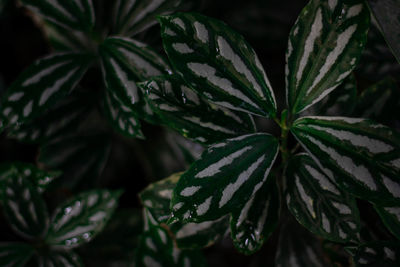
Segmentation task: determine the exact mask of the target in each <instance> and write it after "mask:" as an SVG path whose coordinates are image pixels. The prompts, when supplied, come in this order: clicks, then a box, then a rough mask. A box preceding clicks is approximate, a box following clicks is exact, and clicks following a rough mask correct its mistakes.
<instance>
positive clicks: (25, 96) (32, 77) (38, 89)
mask: <svg viewBox="0 0 400 267" xmlns="http://www.w3.org/2000/svg"><path fill="white" fill-rule="evenodd" d="M91 59H92V56H89V55H86V54H78V53H62V54H53V55H50V56H48V57H45V58H42V59H40V60H37V61H36V62H35V63H33V65H31V66H30V67H29V68H28V69H27V70H25V71H24V72H23V73H22V74H21V75H20V76H19V78H18V79H17V80H16V81H15V82H14V83H13V84H12V85H11V87H10V88H9V89H8V91H7V93H6V94H5V95H4V96H3V99H2V109H1V114H0V121H2V122H3V127H5V126H9V127H11V128H13V127H15V126H16V125H18V124H21V123H24V122H27V121H29V120H31V119H33V118H35V117H37V116H38V115H40V114H41V113H43V112H44V111H45V110H47V109H48V108H49V107H50V106H52V105H53V104H55V102H56V101H57V100H59V99H60V98H62V97H64V96H65V95H67V94H68V93H69V92H71V90H73V89H74V87H75V86H76V85H77V84H78V82H79V80H80V79H81V77H82V76H83V74H84V73H85V71H86V70H87V68H88V66H89V63H90V62H91ZM0 129H1V125H0Z"/></svg>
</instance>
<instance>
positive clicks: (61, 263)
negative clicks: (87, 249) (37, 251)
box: [38, 250, 84, 267]
mask: <svg viewBox="0 0 400 267" xmlns="http://www.w3.org/2000/svg"><path fill="white" fill-rule="evenodd" d="M38 262H39V267H83V266H84V265H83V262H82V260H81V258H80V257H79V255H78V254H76V253H75V252H73V251H72V250H69V251H65V250H53V251H50V253H49V254H48V255H47V256H39V257H38Z"/></svg>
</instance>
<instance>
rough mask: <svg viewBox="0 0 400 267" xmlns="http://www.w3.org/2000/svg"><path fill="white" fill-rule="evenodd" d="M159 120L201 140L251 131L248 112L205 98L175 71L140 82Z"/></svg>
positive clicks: (219, 138) (193, 138)
mask: <svg viewBox="0 0 400 267" xmlns="http://www.w3.org/2000/svg"><path fill="white" fill-rule="evenodd" d="M140 86H141V87H142V88H143V90H144V91H146V92H147V96H146V97H147V98H148V99H149V103H150V105H151V106H152V107H153V110H154V111H155V112H156V113H157V114H158V115H159V116H160V118H161V119H162V120H163V123H164V124H166V125H167V126H169V127H171V128H172V129H174V130H176V131H178V132H179V133H180V134H182V135H183V136H185V137H187V138H189V139H191V140H193V141H195V142H198V143H203V144H212V143H216V142H218V141H222V140H224V139H227V138H231V137H235V136H239V135H243V134H246V133H252V132H255V125H254V122H253V119H252V117H251V115H249V114H246V113H242V112H237V111H233V110H230V109H227V108H224V107H221V106H217V105H214V104H212V103H209V102H208V101H206V100H205V99H204V98H203V97H202V96H201V95H199V94H198V93H197V92H196V91H194V90H192V89H191V88H189V87H188V86H187V85H186V83H185V82H184V81H183V80H182V79H181V78H180V77H179V76H177V75H167V76H161V77H156V78H153V79H151V80H149V81H147V82H146V83H142V84H141V85H140Z"/></svg>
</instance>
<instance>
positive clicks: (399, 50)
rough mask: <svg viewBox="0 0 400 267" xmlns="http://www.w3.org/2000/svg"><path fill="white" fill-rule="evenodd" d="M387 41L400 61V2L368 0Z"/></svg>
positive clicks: (395, 0)
mask: <svg viewBox="0 0 400 267" xmlns="http://www.w3.org/2000/svg"><path fill="white" fill-rule="evenodd" d="M368 3H369V5H370V7H371V9H372V13H373V14H374V16H375V18H376V20H377V22H378V24H379V26H380V30H381V31H382V33H383V35H384V37H385V39H386V42H387V43H388V45H389V46H390V48H391V49H392V51H393V55H394V56H395V57H396V59H397V61H398V62H399V63H400V2H399V1H398V0H379V1H377V0H368Z"/></svg>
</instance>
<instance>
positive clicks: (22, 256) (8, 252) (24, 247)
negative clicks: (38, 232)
mask: <svg viewBox="0 0 400 267" xmlns="http://www.w3.org/2000/svg"><path fill="white" fill-rule="evenodd" d="M33 253H34V250H33V247H32V246H30V245H28V244H25V243H0V265H1V266H7V267H23V266H25V264H26V262H27V261H28V260H29V259H30V258H31V257H32V255H33Z"/></svg>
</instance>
